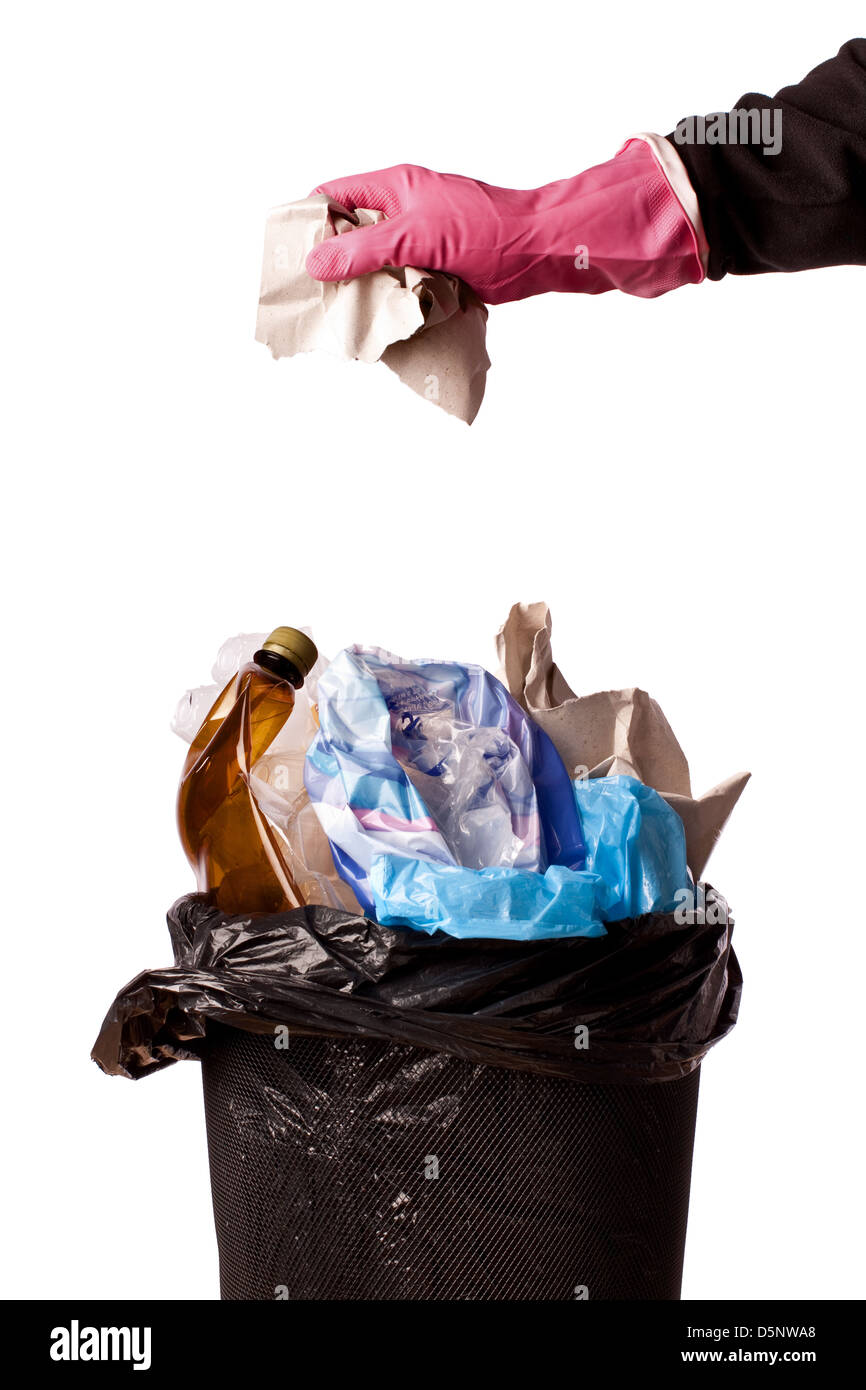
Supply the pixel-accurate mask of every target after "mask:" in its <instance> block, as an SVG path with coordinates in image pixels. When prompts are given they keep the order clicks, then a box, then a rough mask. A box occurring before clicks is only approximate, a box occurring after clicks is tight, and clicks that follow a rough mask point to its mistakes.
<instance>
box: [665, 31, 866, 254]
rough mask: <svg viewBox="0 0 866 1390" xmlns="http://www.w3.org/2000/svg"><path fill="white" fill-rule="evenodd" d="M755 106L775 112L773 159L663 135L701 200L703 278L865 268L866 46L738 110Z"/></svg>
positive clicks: (845, 51)
mask: <svg viewBox="0 0 866 1390" xmlns="http://www.w3.org/2000/svg"><path fill="white" fill-rule="evenodd" d="M754 108H758V109H760V110H764V109H766V110H768V111H770V110H775V111H781V113H782V115H781V147H780V149H779V152H778V153H777V154H764V153H763V151H762V148H761V146H760V145H755V144H734V143H729V144H712V145H711V144H697V143H681V139H682V130H681V129H680V127H682V126H683V124H684V123H683V122H681V123H680V127H678V131H677V132H674V133H672V134H671V135H669V136H668V139H669V140H670V141H671V142H672V144H673V145H674V147H675V148H676V150H677V153H678V154H679V155H680V158H681V159H682V161H683V163H684V164H685V166H686V170H687V172H688V174H689V178H690V179H691V183H692V187H693V188H694V190H695V193H696V194H697V198H698V203H699V205H700V209H701V216H702V218H703V222H704V230H705V231H706V234H707V240H708V242H709V246H710V258H709V266H708V275H709V278H710V279H711V280H721V278H722V276H723V275H727V274H728V273H729V272H730V273H731V274H734V275H758V274H760V273H761V272H763V271H768V270H810V269H813V268H815V267H816V266H825V265H866V39H852V40H851V41H850V43H846V44H844V45H843V47H842V48H840V50H839V53H838V55H837V56H836V57H835V58H831V59H830V60H829V61H828V62H826V63H821V65H820V67H817V68H814V69H813V70H812V72H810V73H809V75H808V76H807V77H805V78H804V79H803V81H802V82H800V83H798V84H797V85H796V86H795V87H783V88H782V90H781V91H780V92H778V93H777V95H776V96H775V97H773V98H770V97H767V96H762V95H760V94H759V93H756V92H749V93H747V95H746V96H743V97H741V98H740V100H739V101H738V102H737V106H736V108H735V109H737V110H740V111H743V110H749V109H754ZM765 119H766V120H769V119H770V118H769V116H768V117H766V118H765ZM778 119H779V118H778V116H776V117H775V120H776V121H777V122H778ZM678 133H679V135H680V139H678V138H677V135H678Z"/></svg>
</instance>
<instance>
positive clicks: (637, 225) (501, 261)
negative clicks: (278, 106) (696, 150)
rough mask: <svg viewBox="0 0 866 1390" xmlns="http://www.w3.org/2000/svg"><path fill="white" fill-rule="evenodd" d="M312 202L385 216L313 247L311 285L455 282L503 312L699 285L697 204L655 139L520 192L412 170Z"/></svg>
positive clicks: (374, 176)
mask: <svg viewBox="0 0 866 1390" xmlns="http://www.w3.org/2000/svg"><path fill="white" fill-rule="evenodd" d="M666 170H667V172H666ZM674 184H675V185H676V187H677V192H674V187H673V185H674ZM314 191H315V192H316V193H324V194H326V195H327V196H328V197H329V198H332V199H333V200H334V201H335V202H337V203H341V204H342V205H343V207H345V208H348V209H349V211H353V210H354V209H355V208H356V207H358V208H371V209H379V210H380V211H381V212H383V213H384V214H385V218H384V220H383V221H381V222H379V223H377V224H376V225H375V226H371V227H363V228H359V229H358V231H355V232H344V233H343V234H342V235H340V236H338V237H329V238H328V239H327V240H325V241H324V242H321V243H320V244H319V245H318V246H316V247H314V248H313V250H312V251H311V252H310V254H309V255H308V257H307V262H306V264H307V270H308V271H309V273H310V274H311V275H312V276H313V277H314V278H315V279H317V280H348V279H351V278H352V277H353V276H355V275H363V274H365V273H366V272H367V271H371V270H381V268H382V267H383V266H385V265H393V266H404V265H411V266H416V267H417V268H418V269H422V270H444V271H448V272H450V273H451V274H452V275H458V276H459V277H460V279H461V280H464V281H465V282H466V284H467V285H469V286H470V287H471V288H472V289H473V290H475V292H476V294H478V295H479V296H480V297H481V298H482V299H485V300H487V302H488V303H489V304H502V303H505V302H506V301H508V300H512V299H525V298H526V297H527V296H528V295H531V294H544V293H545V292H546V291H548V290H560V291H582V292H583V293H584V294H602V293H604V291H605V290H612V289H619V290H624V291H625V292H626V293H627V294H635V295H640V296H642V297H643V298H646V299H650V298H653V297H654V296H656V295H659V294H664V293H665V292H666V291H667V290H673V289H677V288H678V286H680V285H686V284H697V283H698V282H699V281H701V280H703V278H704V266H703V264H702V252H703V251H704V250H705V243H703V231H702V229H701V226H700V214H699V212H698V210H697V199H696V198H695V197H694V194H693V193H692V190H691V186H690V185H689V183H688V177H687V175H686V174H685V169H684V166H683V165H682V162H681V161H680V159H679V156H678V155H677V153H676V151H675V149H674V147H673V146H672V145H670V144H669V143H668V142H667V141H665V140H661V139H660V137H658V136H647V137H635V138H634V139H631V140H629V141H627V143H626V144H625V145H624V146H623V148H622V149H621V150H620V152H619V153H618V154H617V155H616V157H615V158H614V159H611V160H608V162H607V163H606V164H599V165H597V166H596V167H595V168H593V169H587V170H586V172H585V173H583V174H578V175H577V177H576V178H572V179H561V180H560V181H559V182H557V183H549V184H545V186H544V187H543V188H533V189H528V190H525V191H524V190H519V189H512V188H494V187H492V186H491V185H490V184H486V183H478V182H477V181H476V180H475V179H467V178H463V177H462V176H461V175H459V174H436V173H433V172H432V171H431V170H430V169H422V168H420V167H419V166H418V165H415V164H398V165H396V166H395V167H394V168H393V169H380V170H378V171H377V172H374V173H371V174H357V175H355V176H354V177H353V178H345V179H336V180H334V181H333V182H332V183H323V184H321V185H320V186H319V187H318V188H317V189H315V190H314ZM686 206H687V207H688V209H689V215H687V212H686V210H685V207H686Z"/></svg>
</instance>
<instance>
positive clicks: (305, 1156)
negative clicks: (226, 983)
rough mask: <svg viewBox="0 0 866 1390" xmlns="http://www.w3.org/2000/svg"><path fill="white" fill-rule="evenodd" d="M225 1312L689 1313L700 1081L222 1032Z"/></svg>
mask: <svg viewBox="0 0 866 1390" xmlns="http://www.w3.org/2000/svg"><path fill="white" fill-rule="evenodd" d="M203 1062H204V1065H203V1076H204V1095H205V1112H206V1116H207V1133H208V1150H209V1154H210V1170H211V1184H212V1189H213V1204H214V1216H215V1222H216V1231H217V1240H218V1245H219V1262H220V1288H221V1293H222V1297H223V1298H224V1299H275V1298H277V1299H292V1300H304V1299H306V1300H314V1299H327V1300H349V1299H351V1300H376V1299H424V1300H437V1299H438V1300H444V1299H473V1300H496V1299H514V1300H542V1299H554V1300H571V1299H584V1298H589V1299H591V1300H597V1299H643V1300H647V1299H677V1298H679V1296H680V1283H681V1279H682V1265H683V1246H684V1243H685V1236H686V1220H687V1215H688V1202H689V1181H690V1175H691V1161H692V1146H693V1141H694V1130H695V1114H696V1108H697V1097H698V1078H699V1075H700V1073H699V1071H697V1070H695V1071H693V1072H691V1073H690V1074H689V1075H688V1076H686V1077H685V1078H682V1079H680V1080H678V1081H670V1082H667V1083H666V1084H664V1085H660V1086H640V1085H613V1086H609V1085H587V1084H585V1083H583V1082H575V1081H569V1080H566V1079H564V1078H562V1077H557V1076H547V1075H540V1076H539V1075H533V1074H531V1073H529V1072H527V1071H524V1070H515V1069H510V1068H505V1067H491V1066H485V1065H482V1064H479V1063H473V1062H469V1061H466V1060H464V1059H463V1058H460V1057H455V1056H453V1055H451V1054H449V1053H444V1052H431V1051H427V1050H423V1049H421V1048H416V1047H410V1046H406V1045H404V1044H399V1043H389V1042H384V1041H380V1040H378V1039H369V1038H332V1039H329V1038H317V1037H304V1036H302V1037H295V1036H293V1037H291V1039H290V1042H289V1047H288V1050H287V1051H282V1050H278V1049H277V1048H276V1047H275V1046H274V1040H273V1038H272V1037H265V1036H259V1037H256V1036H253V1035H250V1034H248V1033H244V1032H241V1031H239V1030H237V1029H234V1028H225V1027H221V1026H220V1025H216V1026H215V1027H213V1028H212V1029H211V1030H209V1035H208V1045H207V1048H206V1050H205V1053H204V1058H203Z"/></svg>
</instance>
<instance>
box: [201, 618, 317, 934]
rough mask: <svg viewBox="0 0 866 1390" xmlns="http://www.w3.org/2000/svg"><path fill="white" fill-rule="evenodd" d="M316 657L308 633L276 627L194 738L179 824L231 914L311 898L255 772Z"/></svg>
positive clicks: (204, 883) (205, 878)
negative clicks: (256, 788)
mask: <svg viewBox="0 0 866 1390" xmlns="http://www.w3.org/2000/svg"><path fill="white" fill-rule="evenodd" d="M317 656H318V652H317V650H316V647H315V645H314V643H313V642H312V641H311V640H310V638H309V637H307V636H306V634H305V633H303V632H300V631H299V630H298V629H296V628H289V627H280V628H276V629H275V630H274V631H273V632H272V633H271V634H270V636H269V637H268V638H267V639H266V641H265V642H264V643H263V644H262V647H261V648H260V649H259V650H258V651H256V653H255V655H254V657H253V660H252V661H251V662H247V663H246V664H245V665H244V666H242V667H241V669H240V670H239V671H238V673H237V675H236V676H234V677H232V679H231V680H230V681H229V683H228V684H227V685H226V687H225V689H224V690H223V691H222V692H221V694H220V695H219V696H218V698H217V700H216V701H215V702H214V704H213V705H212V707H211V708H210V710H209V711H208V714H207V716H206V717H205V719H204V721H203V722H202V724H201V727H200V728H199V731H198V733H197V734H196V736H195V738H194V739H193V741H192V744H191V745H190V750H189V753H188V754H187V758H186V762H185V764H184V768H183V773H182V775H181V781H180V789H179V792H178V828H179V830H180V836H181V841H182V843H183V847H184V850H185V852H186V855H187V858H188V859H189V861H190V863H191V864H192V866H193V869H194V870H195V874H196V880H197V883H198V888H199V891H200V892H212V893H214V894H215V897H216V902H217V905H218V907H219V908H220V909H221V910H222V911H223V912H229V913H238V912H284V911H287V910H289V909H290V908H293V907H299V906H301V904H302V903H303V902H304V897H303V894H302V892H301V890H300V888H299V886H298V884H297V882H296V881H295V878H294V876H293V874H292V872H291V870H290V868H289V866H288V864H287V862H286V857H285V855H284V854H282V853H281V850H280V844H279V840H278V837H277V833H276V831H275V830H274V828H273V827H272V826H271V825H270V824H269V822H268V819H267V817H266V816H265V815H264V814H263V812H262V811H261V809H260V808H259V806H258V804H257V801H256V797H255V796H254V794H253V788H252V786H251V779H252V776H253V769H254V767H255V766H256V764H257V763H258V762H259V760H260V759H261V758H262V757H264V755H265V754H266V753H267V752H268V750H269V748H270V747H271V744H272V743H273V742H274V740H275V739H276V738H277V736H278V734H279V733H280V731H281V729H282V728H283V727H284V725H285V724H286V721H287V720H288V719H289V717H290V715H291V713H292V710H293V708H294V704H295V691H296V689H299V688H300V687H301V686H302V685H303V683H304V679H305V677H306V675H307V674H308V672H309V671H310V670H312V668H313V666H314V664H315V662H316V659H317Z"/></svg>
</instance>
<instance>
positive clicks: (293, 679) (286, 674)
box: [253, 647, 304, 690]
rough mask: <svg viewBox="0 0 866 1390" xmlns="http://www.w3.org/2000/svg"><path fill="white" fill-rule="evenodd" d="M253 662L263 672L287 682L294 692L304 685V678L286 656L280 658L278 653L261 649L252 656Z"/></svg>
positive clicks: (264, 648)
mask: <svg viewBox="0 0 866 1390" xmlns="http://www.w3.org/2000/svg"><path fill="white" fill-rule="evenodd" d="M253 661H254V662H255V663H256V665H257V666H261V668H262V670H263V671H270V672H271V674H272V675H274V676H279V677H280V679H281V680H284V681H288V682H289V684H290V685H293V686H294V687H295V689H296V690H300V688H301V686H302V685H303V684H304V678H303V676H302V675H301V673H300V671H299V670H298V668H297V666H295V665H294V664H293V663H292V662H291V661H289V659H288V657H287V656H281V655H280V653H279V652H271V651H268V649H267V648H266V647H263V648H262V649H261V651H257V652H256V653H255V654H254V656H253Z"/></svg>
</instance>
